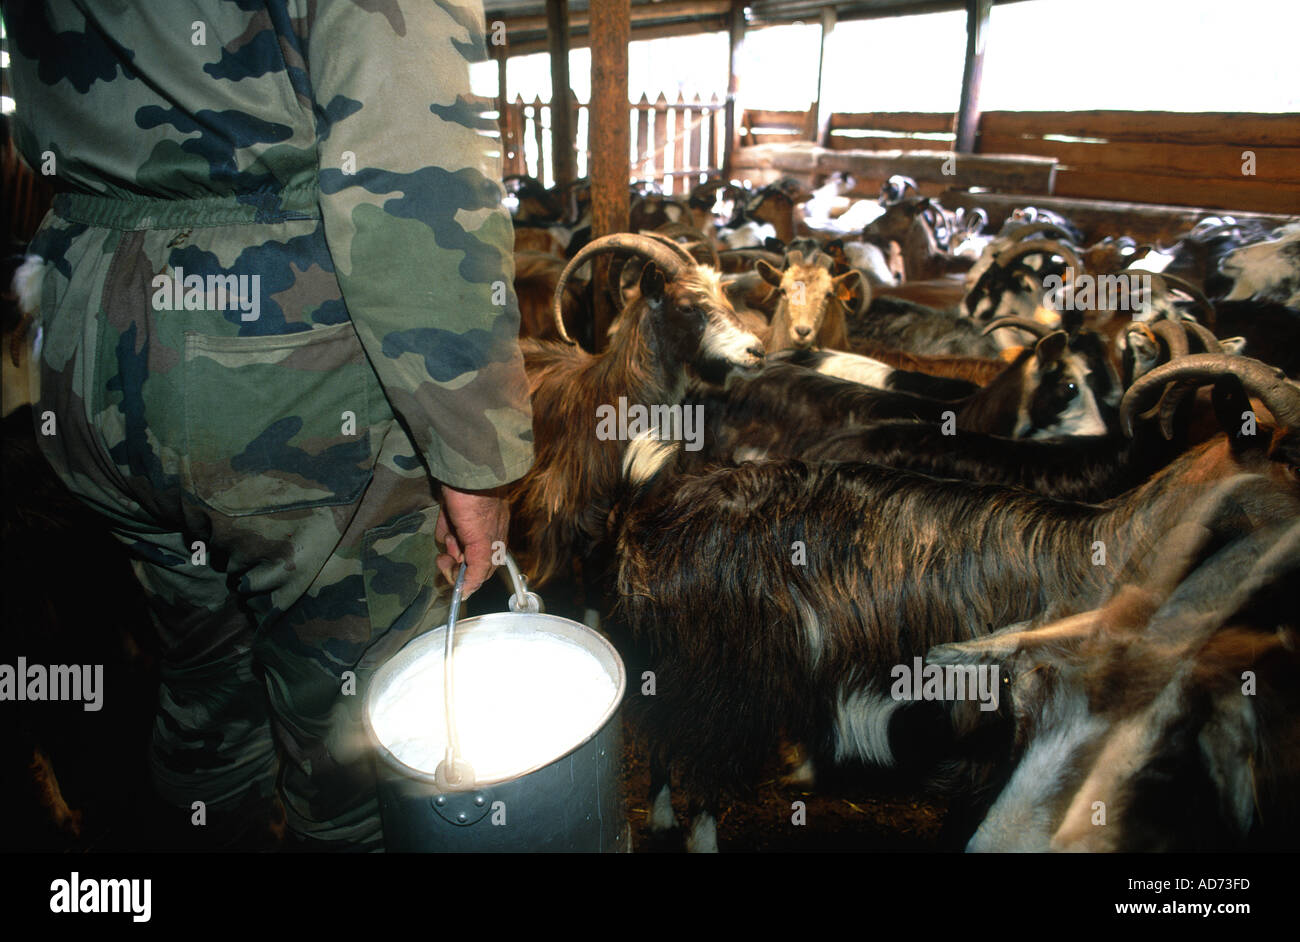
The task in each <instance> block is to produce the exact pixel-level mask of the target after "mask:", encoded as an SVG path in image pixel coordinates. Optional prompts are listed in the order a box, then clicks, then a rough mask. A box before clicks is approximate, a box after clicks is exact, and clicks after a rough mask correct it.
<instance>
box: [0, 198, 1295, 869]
mask: <svg viewBox="0 0 1300 942" xmlns="http://www.w3.org/2000/svg"><path fill="white" fill-rule="evenodd" d="M849 185H851V181H847V180H833V181H831V182H830V183H829V184H828V185H827V186H826V187H823V188H822V189H820V190H816V191H807V190H801V189H800V188H799V186H798V185H797V184H794V183H792V182H790V181H782V182H780V183H777V184H772V185H769V186H766V187H763V188H761V189H750V188H747V187H743V186H740V185H737V184H734V183H728V182H726V181H722V180H710V181H708V182H706V183H703V184H701V185H700V186H699V187H697V188H696V189H695V190H694V191H693V192H692V193H691V194H690V195H689V197H688V198H682V197H677V198H672V197H666V196H664V195H663V194H661V193H657V192H652V191H651V190H649V189H648V188H645V187H635V188H634V192H633V198H632V211H631V226H630V229H631V231H630V232H627V233H620V234H615V235H607V236H603V237H600V238H596V239H591V238H590V227H589V225H588V224H587V222H586V217H587V216H588V208H589V207H588V191H587V190H586V188H585V187H583V186H570V187H564V188H553V189H549V190H548V189H545V188H543V187H542V186H541V184H539V183H537V182H536V181H533V180H529V179H517V180H510V181H507V194H508V200H507V202H508V205H510V206H511V208H512V213H513V214H514V215H515V223H516V227H515V234H516V258H515V261H516V268H515V279H516V281H515V287H516V293H517V295H518V298H519V305H520V312H521V339H520V345H521V348H522V351H523V355H524V362H525V366H526V369H527V373H528V378H529V386H530V391H531V395H532V407H533V416H534V418H533V422H534V448H535V464H534V467H533V468H532V470H531V471H530V472H529V473H528V474H527V475H526V476H525V477H524V478H523V479H522V480H520V481H519V482H517V483H516V484H515V485H514V486H513V488H512V490H511V494H510V498H511V514H512V517H511V536H510V541H511V547H512V549H513V550H514V551H515V552H516V554H517V555H518V556H519V558H520V562H521V563H522V564H523V565H524V568H525V569H526V571H527V573H528V575H529V577H530V580H531V581H532V583H533V585H534V587H537V588H542V587H544V586H546V585H548V584H550V585H551V589H550V590H546V591H544V592H543V594H544V595H546V596H547V597H548V598H551V599H552V600H553V604H554V600H557V599H561V598H563V597H564V595H563V593H564V592H565V591H566V590H572V591H573V593H574V598H577V599H579V600H581V601H580V605H581V606H585V607H587V608H590V609H592V610H594V611H595V612H597V613H598V615H599V617H600V623H601V627H602V629H603V630H605V631H607V632H608V633H609V635H610V636H611V638H612V639H613V640H614V641H615V643H616V644H617V645H618V646H619V648H620V650H621V651H622V652H623V654H624V658H625V662H626V664H627V668H628V679H629V684H628V691H629V693H628V697H627V701H626V704H625V705H626V707H627V709H628V711H629V718H630V719H631V721H632V724H633V727H634V729H636V730H637V735H638V739H641V738H643V739H644V741H645V743H646V745H647V747H648V755H649V758H650V762H649V765H650V778H651V784H650V793H649V796H648V798H649V800H650V803H651V810H650V825H651V828H652V830H654V831H657V832H667V831H670V830H672V829H674V828H675V827H676V826H677V823H678V818H677V814H676V813H675V810H674V795H676V796H677V797H678V801H677V809H676V810H677V812H681V813H684V815H685V824H686V826H685V827H684V828H683V829H682V831H681V832H679V833H681V834H682V835H684V837H685V843H686V846H687V848H688V849H691V850H695V851H709V850H716V849H717V817H718V814H719V810H720V809H721V808H723V807H725V803H726V802H727V801H728V800H730V799H731V798H732V797H733V796H739V795H743V794H744V793H745V792H746V791H747V790H750V789H753V788H754V787H755V786H756V785H757V784H758V783H759V782H760V779H761V777H762V776H763V775H764V774H766V773H767V772H770V770H771V769H772V768H774V767H776V768H783V770H784V772H785V773H787V778H788V780H789V781H791V782H797V783H800V784H801V785H802V786H804V787H810V786H811V783H813V782H814V781H817V780H820V781H822V782H823V783H824V782H825V781H826V779H827V777H828V776H830V775H832V774H833V775H835V776H839V777H840V780H841V781H843V780H844V776H848V777H849V779H850V780H855V777H857V778H858V779H860V778H863V777H871V778H875V777H879V776H885V777H893V776H896V777H897V778H898V780H899V781H901V782H904V783H905V785H904V787H905V788H908V789H910V788H912V787H913V786H914V787H915V788H916V789H917V791H916V794H928V795H933V796H938V797H941V798H942V799H943V801H944V802H945V803H946V804H947V805H948V807H949V808H950V809H952V810H951V811H950V812H949V814H950V818H951V819H952V820H953V821H955V822H956V823H955V824H953V825H952V827H951V828H950V829H946V830H947V831H948V833H950V834H951V835H952V839H953V846H965V847H967V848H968V849H971V850H990V851H999V850H1087V851H1173V850H1231V849H1249V850H1271V849H1288V850H1296V849H1298V848H1300V801H1298V800H1297V795H1298V794H1300V603H1297V599H1298V598H1300V594H1297V591H1296V588H1295V585H1296V584H1300V384H1298V383H1297V378H1298V377H1300V222H1297V223H1294V224H1287V225H1284V226H1282V227H1281V228H1279V229H1276V230H1272V231H1270V230H1268V229H1266V228H1264V227H1262V226H1260V225H1258V224H1257V223H1253V222H1247V221H1238V220H1235V219H1233V218H1230V217H1221V218H1217V217H1216V218H1209V219H1204V220H1202V221H1201V222H1199V223H1198V224H1197V225H1196V226H1195V227H1194V228H1192V229H1191V230H1190V231H1189V232H1187V233H1185V234H1184V235H1183V236H1182V238H1180V239H1178V240H1177V241H1176V243H1175V244H1173V245H1171V246H1151V245H1138V244H1137V243H1136V242H1135V241H1134V240H1133V239H1132V238H1129V237H1128V236H1127V235H1126V234H1124V233H1118V232H1116V233H1096V232H1094V233H1088V234H1087V236H1088V237H1087V238H1085V234H1084V233H1082V232H1080V231H1079V230H1078V229H1076V228H1075V227H1074V226H1073V225H1072V224H1071V222H1070V221H1069V220H1067V219H1064V218H1061V217H1059V216H1057V215H1054V214H1052V213H1050V212H1043V211H1041V210H1038V209H1035V208H1032V207H1026V208H1024V209H1022V210H1019V211H1017V212H1016V213H1014V214H1012V216H1011V217H1010V218H1008V220H1007V222H1006V225H1004V226H1002V227H1001V229H1000V230H999V231H997V232H992V233H988V234H984V233H983V232H982V230H983V229H984V228H985V227H986V226H987V224H988V217H987V216H985V215H984V214H983V213H982V212H981V211H979V210H976V211H975V212H973V213H963V214H953V213H950V212H948V211H947V210H945V209H944V208H943V207H942V206H940V205H939V203H938V202H936V200H934V199H933V198H927V197H925V196H922V195H920V194H919V193H917V192H915V184H914V183H913V182H912V181H910V180H907V179H906V178H901V177H895V178H892V179H891V180H890V181H889V182H888V183H887V184H886V185H885V186H884V188H883V190H882V193H881V196H880V198H879V199H878V200H874V199H871V200H861V201H857V202H854V201H852V200H850V199H848V198H847V197H845V196H844V195H843V192H844V191H845V190H847V189H848V186H849ZM597 301H599V302H600V304H602V305H605V304H607V305H608V306H609V307H610V308H611V309H613V310H615V311H617V314H616V316H615V317H614V318H613V320H612V322H611V326H610V328H609V331H608V336H607V337H606V338H602V339H603V342H601V343H597V342H596V340H595V336H594V326H593V325H594V323H595V321H596V318H595V316H594V313H593V311H594V308H595V305H596V302H597ZM573 337H576V338H578V340H579V341H581V343H575V342H574V340H573V339H572V338H573ZM592 350H599V352H594V353H593V352H590V351H592ZM7 374H8V371H7ZM6 379H8V375H6ZM611 415H617V421H616V422H615V421H613V420H612V419H611V418H610V416H611ZM602 417H603V418H602ZM9 421H10V419H9V418H7V419H6V429H8V428H9V424H8V423H9ZM19 424H24V425H25V427H26V428H27V429H30V428H31V420H30V417H28V418H26V419H24V420H22V422H21V423H19ZM6 434H7V435H8V432H7V433H6ZM29 437H30V436H29ZM28 451H29V452H30V455H29V456H28V457H29V459H30V460H29V461H28V464H27V465H26V466H28V467H29V468H30V473H29V477H30V479H31V481H30V482H29V483H28V484H26V485H23V487H22V488H19V489H18V490H20V491H22V493H23V495H24V496H23V497H22V498H21V499H20V498H19V497H18V496H14V499H13V501H12V502H11V501H9V499H8V498H6V511H5V530H6V536H7V537H8V536H12V534H13V532H17V531H16V530H11V522H10V521H11V518H13V519H15V520H18V522H19V523H20V524H22V525H23V527H25V529H22V533H23V534H25V536H24V538H23V541H17V540H12V539H10V540H8V541H7V542H8V545H7V547H6V555H5V565H6V567H8V569H7V571H9V572H10V573H11V574H12V573H19V572H21V573H22V575H21V576H14V578H17V579H20V580H26V579H31V580H37V579H39V578H40V571H41V569H42V567H45V568H48V567H47V566H46V560H47V559H49V558H62V557H58V556H52V555H50V554H57V553H63V554H65V555H66V553H67V552H68V550H67V540H66V539H65V537H66V536H67V534H68V532H69V531H67V529H66V528H65V529H59V528H58V527H56V526H55V524H54V523H52V522H51V521H52V520H53V519H54V516H55V512H54V510H52V509H51V508H54V507H56V506H62V505H58V504H57V502H58V501H59V500H60V499H61V498H60V497H59V495H58V494H56V493H53V492H52V491H50V492H49V493H47V492H46V491H43V490H40V488H41V487H45V486H46V485H42V484H40V483H39V482H40V481H42V480H44V479H43V478H41V476H40V474H39V472H38V470H37V469H38V466H40V464H41V462H40V459H39V456H38V455H37V454H36V450H35V446H34V442H33V443H30V447H29V448H28ZM16 461H17V457H16V456H15V454H14V453H12V452H11V454H10V455H9V456H7V458H6V462H7V471H6V475H7V476H8V477H10V478H11V479H13V475H14V473H15V472H14V471H13V468H12V466H13V465H14V463H15V462H16ZM46 476H47V477H48V475H46ZM51 486H52V485H51ZM33 502H36V503H40V504H41V506H40V507H35V504H34V503H33ZM11 503H12V504H13V506H12V507H11V506H10V504H11ZM65 503H66V504H68V506H67V507H65V508H64V509H65V510H66V513H65V516H66V517H67V518H68V519H69V520H71V519H73V515H74V514H75V513H77V512H79V511H78V510H77V509H76V508H75V507H74V506H72V505H74V504H75V501H72V500H71V499H70V498H66V499H65ZM87 513H88V512H87ZM28 518H32V519H28ZM15 526H16V524H15ZM68 526H72V524H68ZM42 539H44V540H45V543H41V544H40V546H41V548H40V549H39V550H35V549H33V548H32V547H33V545H34V544H32V543H31V542H29V541H30V540H37V541H39V540H42ZM105 539H106V541H107V542H111V541H109V540H107V537H105ZM20 542H21V549H20V548H19V543H20ZM47 544H48V545H47ZM83 558H89V557H83ZM23 566H27V568H26V569H23V568H21V567H23ZM125 573H126V569H125V566H123V568H122V570H121V571H119V570H113V574H112V581H113V585H116V586H120V585H121V584H122V583H123V582H124V581H130V580H129V578H127V577H126V575H125ZM62 574H63V573H62V571H61V570H60V578H62ZM78 578H80V577H78ZM1293 579H1294V580H1296V582H1295V583H1293V582H1292V580H1293ZM13 584H22V582H21V581H19V582H16V583H13ZM1288 585H1290V586H1291V588H1289V589H1288ZM111 591H113V587H112V586H105V587H103V591H102V592H101V591H100V588H99V587H95V588H93V589H92V588H91V587H89V586H88V587H86V591H85V592H83V593H66V592H54V593H53V594H52V596H51V600H41V599H36V598H34V595H35V593H11V596H12V597H11V599H10V600H9V601H10V602H12V603H13V604H18V603H19V602H21V601H22V600H23V599H24V598H26V597H27V596H33V599H32V601H31V605H32V606H33V608H32V610H31V611H30V612H27V611H25V610H24V611H23V612H21V613H19V616H18V617H19V622H18V623H22V622H23V621H24V620H30V621H31V622H32V623H33V624H35V623H37V622H39V620H40V619H41V618H44V617H46V615H45V612H44V608H42V606H44V607H49V606H50V605H59V604H66V603H67V602H69V601H75V600H76V599H77V598H84V599H85V601H86V603H87V605H88V606H112V605H117V604H118V602H116V601H114V600H113V598H112V597H111ZM1288 600H1289V601H1288ZM123 604H125V603H123ZM10 608H12V606H9V607H7V609H6V610H7V611H9V610H10ZM140 617H141V618H143V617H144V616H143V615H141V616H140ZM85 618H88V619H89V621H93V622H96V623H97V620H96V619H94V618H93V617H91V616H89V615H87V616H86V617H85ZM85 618H83V619H82V620H85ZM64 621H66V623H67V624H68V625H72V624H74V623H78V617H74V616H73V615H72V614H69V615H68V616H67V617H65V618H64ZM100 634H102V632H101V633H100ZM104 643H105V644H107V643H108V642H104ZM110 656H111V652H110V653H107V654H104V655H103V657H105V658H107V657H110ZM145 699H146V700H147V699H148V698H147V697H146V698H145ZM151 711H152V706H151V704H149V703H147V702H142V704H141V710H140V712H141V714H142V715H143V716H146V717H147V716H148V715H149V714H150V713H151ZM78 715H79V714H78ZM101 738H102V737H101ZM26 755H33V752H32V751H31V750H28V751H27V752H26ZM34 755H35V759H33V765H32V769H33V774H34V775H35V776H36V780H37V782H38V784H41V783H44V784H41V787H42V788H43V789H44V790H45V797H43V798H42V804H44V805H45V806H46V807H47V808H49V809H51V814H54V812H55V810H57V809H61V811H59V814H58V815H56V816H55V821H56V823H58V824H59V825H60V827H61V828H62V829H63V830H64V831H65V832H70V833H77V832H78V831H77V829H78V828H79V824H78V821H79V818H78V817H77V816H78V815H79V812H77V811H73V810H71V809H69V808H68V806H67V805H68V803H67V802H64V800H63V798H62V797H61V796H60V795H59V793H58V787H57V784H54V778H53V773H52V771H51V770H50V769H49V768H48V762H47V761H46V760H45V759H44V758H43V754H42V752H41V749H40V748H37V749H36V751H35V753H34ZM791 757H794V758H793V759H792V758H791ZM24 761H25V760H24ZM106 761H110V760H106ZM42 763H44V764H42ZM101 768H102V766H101ZM863 773H865V776H864V775H863ZM94 781H99V780H98V779H95V780H94ZM95 787H98V788H102V782H101V784H100V785H99V786H95ZM84 794H87V793H86V792H83V796H84ZM124 800H125V799H124ZM71 803H72V804H73V805H75V804H76V801H73V802H71ZM60 815H61V816H60Z"/></svg>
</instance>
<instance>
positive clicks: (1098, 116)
mask: <svg viewBox="0 0 1300 942" xmlns="http://www.w3.org/2000/svg"><path fill="white" fill-rule="evenodd" d="M740 124H741V128H740V143H741V144H742V145H746V146H748V145H756V144H787V143H795V142H799V141H815V140H816V137H817V132H816V128H813V127H811V126H810V124H809V120H808V115H807V113H805V112H802V111H762V110H746V111H745V112H744V113H743V115H742V117H741V122H740ZM955 124H956V116H955V115H953V114H950V113H937V114H931V113H915V112H889V113H877V114H833V115H831V117H830V122H829V125H828V133H827V136H826V138H825V139H824V140H821V141H817V143H819V144H821V145H822V146H823V147H826V148H828V149H830V150H833V151H856V152H863V151H868V152H878V151H901V152H905V153H906V152H910V151H950V150H951V149H952V146H953V141H954V139H955V137H954V133H953V132H954V128H955ZM976 153H977V154H982V155H1019V156H1029V157H1050V158H1055V159H1056V160H1057V161H1058V166H1057V172H1056V174H1055V177H1054V181H1053V188H1052V189H1051V190H1050V191H1049V192H1051V193H1054V194H1055V195H1057V196H1063V197H1075V198H1083V199H1103V200H1115V201H1121V202H1133V203H1162V204H1170V205H1175V206H1200V207H1211V208H1221V209H1236V210H1243V211H1253V212H1261V213H1297V212H1300V115H1297V114H1238V113H1199V114H1191V113H1181V112H1162V111H1136V112H1135V111H986V112H984V113H983V114H982V115H981V116H980V124H979V136H978V144H977V147H976ZM741 163H742V164H743V163H744V161H743V160H742V161H741Z"/></svg>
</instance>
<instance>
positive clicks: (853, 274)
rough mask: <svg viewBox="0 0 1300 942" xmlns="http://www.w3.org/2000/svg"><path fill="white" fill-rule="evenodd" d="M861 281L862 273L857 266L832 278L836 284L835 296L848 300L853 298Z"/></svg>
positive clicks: (832, 281)
mask: <svg viewBox="0 0 1300 942" xmlns="http://www.w3.org/2000/svg"><path fill="white" fill-rule="evenodd" d="M861 282H862V273H861V272H860V271H858V270H857V269H856V268H855V269H853V270H851V271H847V272H845V273H844V274H842V275H840V276H839V277H838V278H833V279H831V283H832V284H834V285H835V297H837V298H839V299H840V300H841V301H848V300H849V299H851V298H852V297H853V292H854V291H855V290H857V288H858V286H859V284H861Z"/></svg>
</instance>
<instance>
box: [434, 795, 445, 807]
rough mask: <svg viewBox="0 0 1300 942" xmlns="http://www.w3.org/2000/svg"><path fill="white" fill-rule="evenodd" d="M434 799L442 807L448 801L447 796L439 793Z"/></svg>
mask: <svg viewBox="0 0 1300 942" xmlns="http://www.w3.org/2000/svg"><path fill="white" fill-rule="evenodd" d="M434 801H436V802H437V803H438V807H439V808H441V807H442V806H443V805H445V804H446V803H447V796H446V795H439V796H438V797H437V798H435V799H434Z"/></svg>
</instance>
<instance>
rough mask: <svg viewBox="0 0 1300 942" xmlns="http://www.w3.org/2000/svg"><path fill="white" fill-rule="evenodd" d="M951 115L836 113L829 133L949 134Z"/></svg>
mask: <svg viewBox="0 0 1300 942" xmlns="http://www.w3.org/2000/svg"><path fill="white" fill-rule="evenodd" d="M952 123H953V116H952V115H951V114H930V113H927V112H920V111H895V112H879V113H876V114H856V113H848V112H836V113H835V114H833V115H831V123H830V128H831V133H832V134H833V133H834V132H836V131H900V132H901V131H912V132H920V133H922V134H951V133H952Z"/></svg>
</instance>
